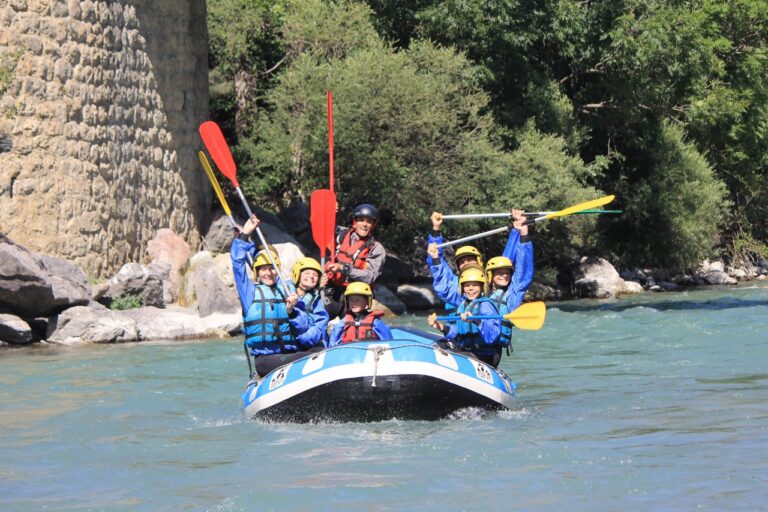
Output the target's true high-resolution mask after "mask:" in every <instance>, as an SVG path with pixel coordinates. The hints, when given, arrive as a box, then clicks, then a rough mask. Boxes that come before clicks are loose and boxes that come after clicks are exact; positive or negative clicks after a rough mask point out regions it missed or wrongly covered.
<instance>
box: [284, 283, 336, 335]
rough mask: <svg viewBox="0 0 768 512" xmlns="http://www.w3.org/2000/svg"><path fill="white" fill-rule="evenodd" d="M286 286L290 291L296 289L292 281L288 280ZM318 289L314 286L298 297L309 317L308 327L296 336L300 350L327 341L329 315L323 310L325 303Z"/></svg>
mask: <svg viewBox="0 0 768 512" xmlns="http://www.w3.org/2000/svg"><path fill="white" fill-rule="evenodd" d="M288 287H289V288H290V290H291V291H295V290H296V285H295V284H294V283H293V281H288ZM318 289H319V288H315V289H314V290H313V291H311V292H307V293H305V294H304V296H302V297H299V304H303V307H304V311H306V312H307V315H308V317H309V318H308V321H309V328H308V329H307V330H306V332H304V333H302V334H300V335H298V336H297V337H296V340H297V341H298V342H299V345H300V346H301V349H302V350H306V349H309V348H312V347H317V346H320V345H324V346H327V343H328V321H329V320H330V316H329V315H328V311H326V310H325V305H324V304H323V299H322V297H320V292H319V291H318ZM299 304H297V306H298V305H299Z"/></svg>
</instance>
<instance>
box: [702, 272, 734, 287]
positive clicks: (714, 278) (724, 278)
mask: <svg viewBox="0 0 768 512" xmlns="http://www.w3.org/2000/svg"><path fill="white" fill-rule="evenodd" d="M702 278H703V279H704V281H705V282H706V283H707V284H712V285H729V284H737V282H738V281H736V279H734V278H732V277H730V276H729V275H728V274H726V273H725V272H723V271H721V270H710V271H709V272H704V273H703V274H702Z"/></svg>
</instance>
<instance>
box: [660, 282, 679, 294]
mask: <svg viewBox="0 0 768 512" xmlns="http://www.w3.org/2000/svg"><path fill="white" fill-rule="evenodd" d="M658 286H659V288H661V290H662V291H665V292H674V291H676V290H679V289H680V286H679V285H677V284H675V283H673V282H671V281H659V285H658Z"/></svg>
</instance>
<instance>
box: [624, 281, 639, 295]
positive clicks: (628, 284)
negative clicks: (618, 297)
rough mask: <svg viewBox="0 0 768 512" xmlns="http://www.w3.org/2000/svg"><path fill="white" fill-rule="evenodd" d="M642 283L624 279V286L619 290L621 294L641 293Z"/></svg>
mask: <svg viewBox="0 0 768 512" xmlns="http://www.w3.org/2000/svg"><path fill="white" fill-rule="evenodd" d="M644 291H645V290H643V285H641V284H640V283H638V282H637V281H624V288H623V289H622V290H621V294H622V295H634V294H636V293H643V292H644Z"/></svg>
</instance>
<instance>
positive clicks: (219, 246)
mask: <svg viewBox="0 0 768 512" xmlns="http://www.w3.org/2000/svg"><path fill="white" fill-rule="evenodd" d="M232 238H233V230H232V225H231V224H230V223H229V217H227V216H226V215H224V214H223V213H220V214H219V216H218V217H216V218H215V219H214V220H213V222H212V223H211V225H210V227H209V228H208V232H207V233H206V234H205V237H203V245H204V246H205V248H206V249H207V250H209V251H211V252H213V253H225V252H229V247H230V246H231V245H232Z"/></svg>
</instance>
